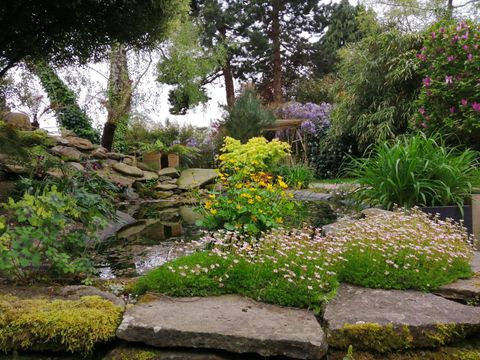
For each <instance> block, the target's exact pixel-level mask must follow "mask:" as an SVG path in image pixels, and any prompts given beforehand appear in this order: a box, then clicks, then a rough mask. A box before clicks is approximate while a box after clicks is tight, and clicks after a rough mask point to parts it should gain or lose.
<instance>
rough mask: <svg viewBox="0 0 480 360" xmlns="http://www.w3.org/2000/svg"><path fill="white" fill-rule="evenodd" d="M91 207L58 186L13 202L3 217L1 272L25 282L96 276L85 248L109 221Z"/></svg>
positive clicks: (0, 239) (0, 237)
mask: <svg viewBox="0 0 480 360" xmlns="http://www.w3.org/2000/svg"><path fill="white" fill-rule="evenodd" d="M90 200H91V199H90ZM88 204H89V205H88V207H82V206H80V205H79V202H78V201H77V200H76V199H75V198H74V197H73V196H71V195H68V194H63V193H60V192H59V191H58V190H57V188H56V187H55V186H52V187H51V188H46V189H45V191H44V192H42V193H37V194H35V195H31V194H28V193H25V194H24V195H23V197H22V198H21V199H20V200H18V201H14V200H13V199H10V200H9V202H8V203H7V204H5V205H4V206H3V207H4V208H5V210H6V211H7V213H6V215H5V217H2V218H1V219H0V232H1V235H0V271H1V272H3V273H5V274H6V275H7V276H8V277H11V278H13V279H16V280H19V281H32V280H39V279H40V278H41V277H42V276H43V277H45V276H52V275H53V276H56V277H58V276H59V275H67V274H70V275H72V274H79V273H83V274H88V273H90V272H91V270H92V266H91V263H90V260H89V258H88V257H87V254H86V251H85V250H86V247H87V245H88V244H89V243H91V242H92V241H93V240H95V238H96V236H97V235H96V234H97V232H98V230H99V229H101V228H103V227H104V226H105V225H106V221H105V218H104V217H103V216H101V214H99V213H98V210H95V204H93V203H91V202H90V201H88Z"/></svg>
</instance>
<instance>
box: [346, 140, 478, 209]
mask: <svg viewBox="0 0 480 360" xmlns="http://www.w3.org/2000/svg"><path fill="white" fill-rule="evenodd" d="M477 156H478V155H477V153H476V152H474V151H471V150H465V151H462V152H460V151H457V150H456V149H452V148H448V147H445V146H443V143H442V142H441V141H438V140H437V139H436V138H428V137H426V136H425V135H423V134H418V135H415V136H412V137H409V138H408V137H405V138H403V139H398V140H395V141H390V142H385V143H383V144H380V145H377V146H375V147H374V148H373V150H372V152H371V153H370V157H368V158H364V159H353V160H352V164H351V167H350V174H351V175H352V176H353V177H355V178H356V181H357V182H358V183H359V184H360V188H359V189H358V190H357V192H356V196H357V198H358V199H359V200H361V201H363V202H366V203H369V204H371V205H382V206H383V207H384V208H386V209H391V208H393V207H394V206H395V205H398V206H401V207H406V208H410V207H413V206H415V205H418V206H439V205H459V206H462V205H463V203H464V201H465V200H466V199H467V198H468V197H469V196H470V194H471V191H472V187H473V186H475V185H477V184H479V182H480V178H479V171H478V168H477V167H478V163H477Z"/></svg>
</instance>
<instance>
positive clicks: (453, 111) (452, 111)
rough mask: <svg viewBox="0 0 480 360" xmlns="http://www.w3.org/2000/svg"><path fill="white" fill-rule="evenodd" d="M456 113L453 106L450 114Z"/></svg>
mask: <svg viewBox="0 0 480 360" xmlns="http://www.w3.org/2000/svg"><path fill="white" fill-rule="evenodd" d="M455 111H456V109H455V107H454V106H452V107H451V108H450V114H455Z"/></svg>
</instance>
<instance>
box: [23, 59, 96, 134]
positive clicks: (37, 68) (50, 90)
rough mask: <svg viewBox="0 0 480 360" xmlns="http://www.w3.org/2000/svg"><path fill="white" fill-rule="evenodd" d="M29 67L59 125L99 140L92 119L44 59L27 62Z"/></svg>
mask: <svg viewBox="0 0 480 360" xmlns="http://www.w3.org/2000/svg"><path fill="white" fill-rule="evenodd" d="M28 67H29V69H30V70H31V71H32V72H33V73H35V74H36V75H37V76H38V78H39V79H40V82H41V83H42V86H43V88H44V89H45V91H46V92H47V94H48V97H49V99H50V102H51V104H52V108H53V109H54V111H55V115H56V117H57V122H58V125H59V126H60V127H63V128H65V129H68V130H71V131H73V132H74V133H75V134H76V135H77V136H80V137H83V138H86V139H89V140H91V141H93V142H95V143H98V142H99V134H98V132H97V131H96V130H95V129H93V127H92V121H91V119H89V117H88V116H87V115H86V114H85V113H84V112H83V111H82V109H80V107H79V106H78V104H77V100H76V96H75V94H74V93H73V91H72V90H70V89H69V88H68V87H67V85H66V84H65V83H64V82H63V81H62V79H60V77H59V76H58V75H57V74H56V73H55V71H54V70H53V68H52V67H51V66H50V65H49V64H48V62H47V61H45V60H40V61H35V62H28Z"/></svg>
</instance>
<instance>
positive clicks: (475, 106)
mask: <svg viewBox="0 0 480 360" xmlns="http://www.w3.org/2000/svg"><path fill="white" fill-rule="evenodd" d="M472 109H473V110H475V111H480V103H477V102H476V101H474V102H473V103H472Z"/></svg>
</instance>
